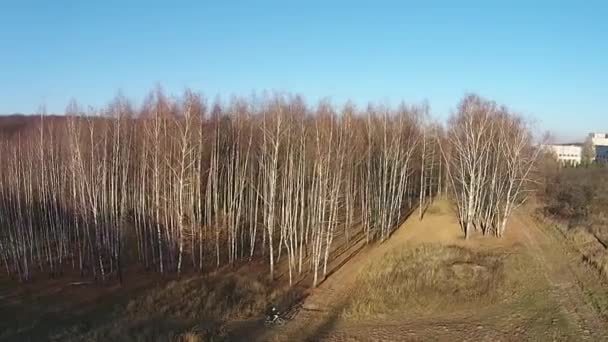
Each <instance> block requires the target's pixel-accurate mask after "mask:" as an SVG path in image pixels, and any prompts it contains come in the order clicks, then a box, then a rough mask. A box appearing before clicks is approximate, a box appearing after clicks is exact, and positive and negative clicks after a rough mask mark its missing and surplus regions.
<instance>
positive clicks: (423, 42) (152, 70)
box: [0, 0, 608, 139]
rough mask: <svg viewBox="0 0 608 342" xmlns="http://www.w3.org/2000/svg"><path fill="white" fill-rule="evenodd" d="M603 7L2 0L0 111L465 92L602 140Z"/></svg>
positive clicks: (607, 74)
mask: <svg viewBox="0 0 608 342" xmlns="http://www.w3.org/2000/svg"><path fill="white" fill-rule="evenodd" d="M607 81H608V1H582V0H580V1H568V2H566V1H558V0H554V1H540V0H538V1H535V0H528V1H507V0H504V1H498V0H497V1H491V0H486V1H451V0H450V1H448V0H446V1H422V0H419V1H393V2H388V1H367V2H360V1H330V0H327V1H288V0H283V1H219V0H215V1H151V0H147V1H127V0H125V1H115V0H113V1H107V0H106V1H102V0H98V1H93V0H86V1H81V0H78V1H76V0H75V1H67V0H55V1H48V0H45V1H27V0H0V113H5V114H6V113H13V112H25V113H30V112H35V111H36V110H37V109H38V108H39V107H40V106H41V105H46V107H47V108H48V111H50V112H63V111H64V109H65V107H66V105H67V103H68V101H69V100H70V99H71V98H75V99H77V100H78V101H79V102H80V103H81V104H84V105H92V106H101V105H103V104H105V103H107V102H108V101H109V100H111V98H112V97H114V95H115V94H116V93H117V92H118V91H119V90H120V91H122V92H123V93H124V94H125V95H127V96H128V97H130V98H132V99H133V100H135V101H136V103H137V102H139V101H141V99H142V98H143V96H144V94H145V93H147V92H148V91H149V90H150V89H152V88H154V87H155V85H156V84H161V85H162V86H163V87H164V88H165V89H166V90H167V92H169V93H172V94H179V93H181V92H182V91H183V90H184V89H185V88H186V87H191V88H193V89H194V90H197V91H201V92H203V93H205V94H206V95H207V97H209V98H214V97H215V95H216V94H220V95H221V96H223V97H228V96H229V95H230V94H236V95H244V96H247V95H249V94H251V93H252V92H253V91H256V92H261V91H263V90H269V91H283V92H291V93H299V94H302V95H304V97H305V98H306V99H307V100H309V102H316V101H317V100H319V99H320V98H322V97H330V98H331V99H332V100H333V101H334V103H336V104H340V103H342V102H343V101H345V100H346V99H352V100H354V101H355V102H356V103H358V104H365V103H366V102H367V101H374V102H382V103H389V104H397V103H398V102H400V101H401V100H405V101H406V102H420V101H423V100H428V101H429V103H430V105H431V108H432V112H433V114H434V115H435V116H436V117H439V118H444V117H447V116H448V115H449V113H450V111H451V110H452V109H453V108H454V107H455V105H456V103H457V102H458V100H459V99H460V98H461V97H462V96H463V95H464V94H465V93H467V92H476V93H478V94H480V95H482V96H484V97H487V98H490V99H493V100H496V101H497V102H499V103H504V104H507V105H508V106H510V107H511V108H513V109H514V110H517V111H519V112H521V113H522V114H524V115H527V116H530V117H533V118H535V119H536V120H537V121H538V125H539V127H540V128H542V129H548V130H551V131H553V132H554V133H555V134H556V135H557V136H558V137H561V138H564V139H570V138H577V137H578V136H581V135H583V134H586V133H587V132H589V131H592V130H593V131H608V106H607V105H606V99H607V98H608V97H607V96H608V82H607Z"/></svg>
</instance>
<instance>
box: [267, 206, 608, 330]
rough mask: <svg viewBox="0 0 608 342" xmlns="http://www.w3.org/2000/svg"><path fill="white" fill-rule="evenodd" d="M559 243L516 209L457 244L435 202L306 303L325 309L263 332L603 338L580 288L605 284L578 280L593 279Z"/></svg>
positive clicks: (446, 211) (447, 214)
mask: <svg viewBox="0 0 608 342" xmlns="http://www.w3.org/2000/svg"><path fill="white" fill-rule="evenodd" d="M568 248H569V247H568V244H567V242H566V241H564V240H563V239H560V238H559V237H557V236H555V235H553V234H547V233H546V232H544V231H543V229H541V228H539V227H538V226H537V224H536V223H535V222H534V221H533V220H531V219H530V218H529V216H528V215H527V214H524V213H518V217H517V218H514V219H513V220H512V222H511V224H510V226H509V231H508V232H507V236H506V237H505V238H503V239H500V240H498V239H492V238H483V237H478V236H474V237H473V238H472V239H471V240H469V241H464V240H463V239H462V235H461V233H460V230H459V228H458V225H457V223H456V220H455V218H454V216H453V214H452V212H451V209H450V207H449V205H448V204H447V203H446V202H445V201H440V202H438V203H437V204H435V205H434V206H433V207H431V208H430V210H429V211H427V214H426V216H425V218H424V219H423V220H422V221H419V220H418V218H414V217H412V218H410V219H408V220H407V222H406V223H405V224H404V225H403V226H402V227H401V228H400V229H399V230H398V231H397V232H396V233H395V234H394V236H393V237H391V239H390V240H389V241H387V242H386V243H384V244H381V245H378V246H374V247H372V248H371V249H370V250H369V251H367V252H366V253H365V254H364V255H362V256H361V257H360V258H359V259H357V260H353V263H354V264H352V265H345V267H344V272H342V273H341V272H337V273H336V274H335V275H334V276H333V277H334V282H331V281H329V282H328V284H326V286H325V288H324V286H321V288H320V289H318V290H317V294H318V296H316V297H317V298H315V296H314V295H313V296H311V298H310V299H309V300H308V302H309V303H308V304H307V303H305V306H306V305H309V306H312V307H319V306H320V305H321V304H319V303H322V302H323V300H324V299H326V300H327V303H326V304H324V306H325V307H326V310H325V312H323V313H315V314H307V313H303V314H302V315H300V316H299V318H298V319H297V320H296V321H295V322H293V323H292V324H290V326H288V327H286V328H284V329H282V330H281V331H277V333H276V334H273V335H272V336H269V338H268V339H274V340H278V341H288V340H294V339H297V338H299V339H309V340H328V341H343V340H352V341H367V340H374V339H375V340H410V339H411V340H445V341H455V340H464V339H467V340H488V341H511V340H571V341H578V340H604V339H606V338H608V337H607V336H606V335H605V333H604V331H605V329H604V328H605V325H603V324H604V322H603V321H602V320H601V319H599V317H598V313H597V310H595V309H594V308H593V305H591V304H592V303H590V300H589V298H590V297H589V293H588V292H593V293H595V295H596V296H597V297H605V296H606V294H607V293H606V290H605V289H602V287H601V286H600V287H598V286H594V287H590V286H587V285H586V284H593V282H594V279H596V280H597V278H595V277H594V276H593V274H592V273H590V272H589V270H586V269H581V267H582V266H583V265H582V264H581V263H580V259H578V260H576V259H575V260H573V259H572V256H570V254H569V257H566V250H567V249H568ZM582 276H584V277H582ZM330 280H331V279H330ZM347 283H349V284H348V285H347ZM336 289H340V292H343V293H346V295H343V296H337V295H335V294H333V292H334V291H332V290H336Z"/></svg>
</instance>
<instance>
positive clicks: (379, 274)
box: [343, 245, 504, 319]
mask: <svg viewBox="0 0 608 342" xmlns="http://www.w3.org/2000/svg"><path fill="white" fill-rule="evenodd" d="M503 279H504V271H503V262H502V257H501V256H500V255H497V254H489V253H481V252H474V251H471V250H469V249H466V248H462V247H458V246H442V245H422V246H420V247H417V248H414V249H402V250H396V251H394V252H389V253H387V254H386V255H385V256H384V258H383V259H382V260H381V261H380V262H379V263H374V264H370V265H368V266H367V268H366V269H365V270H364V271H363V272H362V274H361V276H360V277H359V279H358V280H357V285H356V288H355V291H354V293H353V296H352V298H353V300H352V302H351V303H350V305H349V306H348V307H347V308H346V309H345V311H344V312H343V316H344V317H345V318H350V319H364V318H370V317H381V316H383V315H387V314H391V313H395V312H398V311H407V312H412V311H418V312H428V311H435V310H438V309H442V310H443V309H445V306H446V305H450V306H454V305H468V304H475V303H479V302H480V301H487V302H491V301H493V300H494V299H495V297H496V295H495V294H496V292H497V291H496V289H497V288H498V287H499V286H500V285H501V284H502V283H503Z"/></svg>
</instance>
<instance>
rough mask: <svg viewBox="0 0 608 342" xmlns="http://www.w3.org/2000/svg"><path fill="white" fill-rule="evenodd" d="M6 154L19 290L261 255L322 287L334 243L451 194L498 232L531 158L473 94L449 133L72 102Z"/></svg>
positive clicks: (193, 104) (3, 231)
mask: <svg viewBox="0 0 608 342" xmlns="http://www.w3.org/2000/svg"><path fill="white" fill-rule="evenodd" d="M36 121H37V122H36V125H35V126H34V127H28V128H27V129H21V130H19V131H18V133H16V134H15V133H13V134H10V135H7V136H4V137H3V138H2V141H1V142H0V158H2V164H1V165H0V257H1V258H2V263H3V264H4V266H5V269H6V272H7V273H8V274H9V275H11V276H14V277H16V278H18V279H20V280H22V281H26V280H29V279H31V277H32V275H33V274H34V273H35V272H36V271H38V272H44V273H48V274H50V275H51V276H56V275H59V274H61V273H62V272H64V271H66V270H67V269H73V270H78V271H79V272H80V273H81V275H82V276H91V277H93V278H95V279H101V280H104V279H107V278H109V277H117V278H118V279H120V280H121V281H122V274H123V272H124V269H125V267H127V266H128V267H132V266H134V265H141V266H143V267H145V268H146V269H148V270H153V271H156V272H159V273H176V274H180V273H182V272H184V270H185V269H188V270H197V271H201V272H205V271H206V270H209V269H215V268H217V267H220V266H223V265H233V264H235V263H241V262H248V261H251V260H254V259H256V260H259V259H260V258H264V259H266V260H267V263H268V271H269V276H270V277H271V279H272V278H274V277H275V270H276V268H277V267H278V264H279V262H280V263H281V265H286V266H285V267H286V268H287V271H288V274H289V281H290V283H291V282H292V281H294V280H295V279H299V278H298V277H300V276H302V275H303V274H311V275H312V279H313V280H312V282H313V286H314V285H316V284H317V283H318V282H319V281H320V280H321V279H322V278H323V277H325V276H326V275H327V272H328V269H327V267H328V263H329V262H331V260H332V259H333V258H334V257H335V255H336V254H337V253H338V252H337V249H338V248H337V247H336V246H337V245H336V244H339V245H347V244H349V243H351V241H354V240H357V239H365V241H366V242H372V241H383V240H385V239H387V238H388V237H389V236H390V234H391V233H392V232H393V230H394V229H395V228H396V227H397V226H398V225H399V223H400V222H402V221H403V219H404V218H405V217H406V216H407V215H409V214H410V213H412V212H413V211H414V210H415V209H416V208H417V207H418V208H419V215H420V217H422V214H423V213H424V208H425V207H426V206H427V204H428V203H429V201H430V199H431V198H432V197H434V196H435V195H437V194H438V193H440V192H447V193H449V194H450V196H452V197H453V198H454V200H455V203H456V207H457V208H458V210H457V211H458V214H459V219H460V222H461V225H462V227H463V231H464V232H465V236H468V235H469V232H470V231H471V230H472V229H476V230H477V229H478V230H481V231H482V232H483V233H484V234H486V233H489V232H494V233H495V234H496V235H502V233H503V232H504V230H505V225H506V221H507V218H508V216H509V215H510V213H511V212H512V210H513V208H515V207H516V206H517V205H519V204H521V203H522V201H523V200H524V197H525V194H526V191H527V190H528V183H529V178H530V177H529V173H530V171H531V169H532V165H533V161H534V159H535V156H536V154H535V152H534V151H535V149H534V147H533V145H532V141H531V136H530V132H529V130H528V127H527V126H526V125H525V122H524V121H523V120H521V119H520V118H518V117H517V116H515V115H514V114H512V113H510V112H509V111H508V110H506V109H505V108H499V107H497V106H496V105H495V104H494V103H492V102H489V101H486V100H483V99H481V98H479V97H477V96H474V95H471V96H467V97H466V98H465V99H464V100H463V101H462V103H461V104H460V105H459V107H458V110H457V111H456V112H455V113H454V115H453V117H452V118H451V119H450V121H449V123H448V125H447V129H444V128H443V127H442V126H441V125H438V124H434V123H432V122H430V120H429V119H428V108H427V106H426V105H420V106H406V105H401V106H399V107H398V108H387V107H382V106H373V105H370V106H368V107H367V108H366V109H365V110H360V109H357V108H356V107H355V106H353V105H349V104H347V105H345V106H344V107H343V108H339V109H336V108H335V107H334V106H332V105H330V104H329V103H327V102H321V103H319V104H318V105H317V106H315V107H311V106H309V105H307V104H306V103H305V102H304V101H303V100H302V99H301V98H299V97H297V96H296V97H289V96H274V97H269V98H264V99H247V100H246V99H233V100H232V101H230V102H229V103H228V104H221V103H219V102H216V103H213V104H211V105H209V104H208V103H207V101H206V100H205V99H204V98H203V97H202V96H201V95H198V94H195V93H192V92H190V91H187V92H185V94H184V95H183V96H181V97H179V98H169V97H167V96H165V95H164V94H163V92H162V91H160V90H158V91H155V92H153V93H152V94H151V95H150V96H149V97H148V98H147V100H146V101H145V103H144V104H143V105H142V106H141V108H135V107H134V106H132V105H131V104H130V103H129V102H128V101H127V100H126V99H125V98H123V97H120V96H119V97H117V98H116V99H115V100H114V101H113V102H112V103H111V104H110V105H108V106H107V107H106V108H104V109H103V110H99V111H94V110H89V111H86V112H85V111H83V110H82V109H81V108H80V107H79V106H78V105H77V104H75V103H73V104H71V105H70V106H69V107H68V109H67V111H66V113H65V117H64V118H63V120H61V119H56V118H55V119H53V120H49V119H48V118H47V117H45V116H44V115H41V116H40V117H39V118H38V119H37V120H36Z"/></svg>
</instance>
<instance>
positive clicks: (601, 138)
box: [589, 133, 608, 146]
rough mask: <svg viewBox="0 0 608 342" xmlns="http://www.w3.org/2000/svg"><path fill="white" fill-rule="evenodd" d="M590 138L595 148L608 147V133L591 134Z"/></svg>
mask: <svg viewBox="0 0 608 342" xmlns="http://www.w3.org/2000/svg"><path fill="white" fill-rule="evenodd" d="M589 137H590V138H591V142H592V143H593V146H608V134H606V133H591V134H589Z"/></svg>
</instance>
